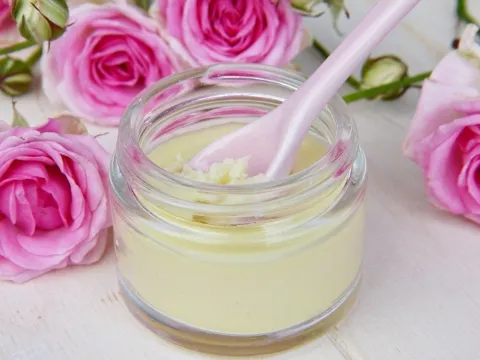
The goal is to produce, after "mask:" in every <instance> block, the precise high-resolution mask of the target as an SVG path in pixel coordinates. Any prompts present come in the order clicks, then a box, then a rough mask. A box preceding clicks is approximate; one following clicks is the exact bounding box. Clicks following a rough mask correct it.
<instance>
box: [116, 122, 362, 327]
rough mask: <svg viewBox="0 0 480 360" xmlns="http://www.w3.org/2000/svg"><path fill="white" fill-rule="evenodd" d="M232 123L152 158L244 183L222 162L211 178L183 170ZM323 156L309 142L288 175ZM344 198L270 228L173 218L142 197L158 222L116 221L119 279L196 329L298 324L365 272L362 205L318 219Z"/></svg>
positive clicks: (170, 145) (329, 199) (319, 146)
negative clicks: (362, 267)
mask: <svg viewBox="0 0 480 360" xmlns="http://www.w3.org/2000/svg"><path fill="white" fill-rule="evenodd" d="M238 126H239V125H233V124H229V125H222V126H216V127H211V128H205V129H201V130H198V131H195V132H191V133H185V134H182V135H179V136H177V137H174V138H171V139H169V140H168V141H166V142H164V143H162V144H161V145H159V146H158V147H157V148H156V149H155V150H154V151H152V152H151V153H150V159H151V160H152V161H153V162H155V163H156V164H157V165H158V166H161V167H163V168H166V169H170V171H173V172H177V173H183V174H184V175H186V176H187V177H189V178H191V179H199V178H200V179H199V180H203V181H205V182H210V183H218V182H223V183H232V182H233V183H235V182H237V183H238V182H241V181H248V179H246V178H245V175H244V170H245V169H244V168H242V166H245V163H244V162H240V163H237V165H238V164H240V165H238V166H235V164H234V163H233V162H230V163H229V162H227V163H226V164H223V165H225V166H223V168H222V166H218V167H217V169H216V170H215V171H213V172H209V173H207V174H199V173H197V172H195V171H194V170H192V169H189V168H188V167H185V166H184V163H185V162H186V161H188V160H189V159H190V158H191V157H192V156H194V155H195V154H196V153H197V152H198V151H199V150H200V149H202V148H203V147H205V146H206V145H208V144H209V143H211V142H212V141H213V140H215V139H217V138H219V137H220V136H222V135H225V134H227V133H229V132H231V131H233V130H235V129H236V128H237V127H238ZM326 150H327V148H326V145H325V144H324V143H323V142H321V141H319V139H317V138H316V137H314V136H311V135H310V136H308V137H307V138H306V139H305V141H304V142H303V144H302V147H301V149H300V152H299V154H298V157H297V160H296V162H295V165H294V169H293V172H298V171H300V170H302V169H304V168H306V167H308V166H310V165H311V164H313V163H314V162H315V161H317V160H318V159H319V158H320V157H321V156H322V155H323V154H324V153H325V151H326ZM257 180H258V181H260V180H261V179H260V178H259V179H256V180H255V181H257ZM340 191H341V188H338V189H336V190H335V191H333V192H331V193H330V194H329V195H328V196H326V197H324V198H323V199H309V200H308V201H306V203H305V206H300V207H298V208H295V209H288V208H286V209H285V210H284V213H279V214H280V215H278V214H277V218H275V219H272V221H271V222H266V223H260V225H256V224H253V225H251V226H250V225H248V224H243V225H242V226H228V225H226V226H220V225H216V224H209V223H208V219H207V220H205V219H203V218H202V216H201V214H197V215H195V214H194V215H193V216H184V215H185V214H180V215H179V214H178V213H177V214H172V213H171V212H170V211H169V208H166V207H164V206H159V205H157V204H153V203H152V202H147V201H146V200H145V199H144V198H142V197H138V199H139V201H140V202H141V203H142V206H144V207H145V208H146V209H148V211H149V212H151V213H153V214H155V216H157V217H158V218H160V219H162V221H163V222H164V223H159V224H157V223H155V224H154V223H153V222H148V221H143V220H141V219H137V220H136V221H135V226H136V228H137V230H134V229H133V228H132V227H131V226H129V225H128V224H127V223H126V222H125V221H124V220H123V218H121V217H120V216H116V217H115V222H116V223H115V229H116V232H117V234H119V236H118V237H119V242H120V244H119V247H120V249H121V250H120V251H119V252H118V269H119V272H120V274H121V275H122V277H123V278H124V279H125V280H126V281H127V285H128V287H130V288H131V290H133V291H134V292H135V293H136V294H137V296H138V297H139V298H141V299H142V300H143V301H144V302H145V303H147V304H148V305H149V306H150V307H151V308H153V309H155V310H156V311H158V313H161V314H162V315H164V316H167V317H169V318H171V319H173V320H175V321H178V322H180V323H184V324H187V325H189V326H191V327H194V328H198V329H203V330H208V331H212V332H216V333H223V334H238V335H255V334H262V333H272V332H277V331H280V330H284V329H286V328H289V327H292V326H295V325H297V324H299V323H302V322H304V321H307V320H310V319H313V318H315V317H316V316H319V315H321V314H322V313H325V312H327V311H328V310H329V309H330V308H331V307H332V306H333V305H335V303H336V302H338V301H339V299H340V298H341V297H342V296H343V295H344V294H345V293H346V292H347V291H348V290H350V289H351V287H352V286H353V284H354V282H355V280H356V279H357V275H358V273H359V270H360V267H361V259H362V246H363V224H364V218H363V217H364V213H363V207H360V208H357V209H352V212H351V213H350V214H348V216H342V217H341V216H340V215H337V216H330V215H328V213H327V215H324V216H322V217H319V218H315V215H316V214H319V213H321V212H322V211H324V210H326V209H328V208H330V206H331V205H332V203H333V201H335V199H337V198H338V195H339V194H340ZM185 196H187V197H188V196H190V195H185ZM193 200H194V201H195V200H197V201H199V202H202V201H201V200H202V199H193ZM203 200H204V199H203ZM210 200H211V201H209V202H222V201H224V200H225V199H220V200H219V199H218V198H214V199H210ZM224 203H225V201H224ZM227 203H228V202H227ZM307 219H312V220H311V221H309V222H306V220H307ZM296 224H301V226H296ZM178 229H185V230H187V231H179V230H178Z"/></svg>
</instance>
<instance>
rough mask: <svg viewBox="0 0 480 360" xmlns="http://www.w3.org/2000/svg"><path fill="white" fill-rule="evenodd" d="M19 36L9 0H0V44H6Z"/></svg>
mask: <svg viewBox="0 0 480 360" xmlns="http://www.w3.org/2000/svg"><path fill="white" fill-rule="evenodd" d="M19 38H20V36H19V34H18V32H17V25H16V23H15V20H14V19H13V16H12V5H11V0H0V45H6V44H9V43H11V42H14V41H16V40H18V39H19Z"/></svg>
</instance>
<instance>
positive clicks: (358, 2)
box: [0, 0, 480, 360]
mask: <svg viewBox="0 0 480 360" xmlns="http://www.w3.org/2000/svg"><path fill="white" fill-rule="evenodd" d="M373 2H374V0H350V1H348V0H347V3H351V4H349V7H350V10H351V13H352V18H351V20H350V21H349V22H346V21H341V23H340V26H341V27H342V28H343V29H344V30H345V31H348V30H349V29H351V27H352V26H353V25H354V24H355V23H357V22H358V21H359V19H360V18H361V16H362V15H363V14H364V13H365V12H366V10H367V8H368V5H369V4H371V3H373ZM474 2H475V3H477V4H473V3H474ZM471 3H472V6H473V8H474V9H473V10H474V13H475V14H476V15H477V16H479V17H480V2H478V1H475V0H472V1H471ZM453 9H454V1H453V0H424V2H423V3H422V4H421V5H420V6H419V7H418V8H417V9H415V11H414V12H413V13H412V14H411V15H410V16H409V17H408V19H407V20H406V21H405V22H404V23H403V24H402V25H401V26H400V27H399V28H398V29H397V30H396V31H395V32H394V33H392V34H391V36H389V37H388V39H386V40H385V41H384V42H383V43H382V44H381V46H379V47H378V49H377V50H376V51H375V54H383V53H386V52H395V53H400V54H401V55H402V56H403V57H404V58H405V59H406V60H407V61H408V63H409V64H410V65H411V73H416V72H420V71H425V70H428V69H430V68H431V67H432V66H433V65H434V64H435V63H436V62H437V61H438V60H439V59H440V57H441V56H442V55H443V54H444V53H445V52H446V51H447V50H448V47H449V44H450V40H451V39H452V37H453V36H454V34H455V26H454V25H455V21H454V19H453ZM308 25H309V27H310V28H311V29H312V30H313V32H314V34H315V35H316V36H317V37H318V38H319V39H320V40H322V41H323V42H324V43H325V44H326V45H327V46H329V47H330V48H333V47H334V46H335V45H336V44H337V43H338V42H339V41H340V39H339V38H338V37H337V36H336V35H335V33H334V32H333V30H332V29H331V26H330V22H329V19H328V18H324V19H315V20H311V21H308ZM401 48H403V50H401ZM319 59H320V58H319V57H318V56H317V55H316V54H315V53H314V52H313V51H308V52H307V53H305V54H304V55H302V56H301V59H300V62H301V63H302V65H303V70H304V71H305V72H309V71H311V70H312V69H314V68H315V67H316V66H317V65H318V63H319ZM345 91H348V89H345ZM417 96H418V92H417V91H416V90H410V91H409V93H408V95H407V96H406V97H404V98H402V99H400V100H397V101H396V102H393V103H380V102H378V103H371V102H359V103H354V104H352V105H351V109H352V111H353V112H354V114H355V117H356V120H357V122H358V127H359V130H360V135H361V139H362V143H363V146H364V148H365V150H366V153H367V156H368V161H369V171H370V178H369V190H368V199H367V202H368V226H367V248H366V254H365V275H364V281H363V285H362V290H361V292H360V295H359V299H358V302H357V304H356V306H355V308H354V309H353V311H352V312H351V313H350V316H349V317H348V318H347V320H346V321H344V322H343V323H342V324H341V325H340V326H338V327H337V328H335V329H333V331H332V332H330V333H329V334H328V335H327V336H325V337H323V338H321V339H319V340H317V341H316V342H314V343H311V344H309V345H307V346H305V347H303V348H299V349H295V350H294V351H291V352H287V353H284V354H280V355H275V356H271V357H264V358H265V359H301V360H317V359H318V360H321V359H325V360H367V359H368V360H456V359H459V360H478V359H480V227H478V226H475V225H473V224H471V223H469V222H467V221H465V220H463V219H461V218H455V217H453V216H449V215H447V214H444V213H442V212H440V211H438V210H436V209H435V208H433V207H432V206H431V205H429V203H428V202H427V200H426V197H425V194H424V190H423V185H422V178H421V174H420V171H419V169H417V168H416V166H414V165H413V164H412V163H410V162H409V161H408V160H407V159H406V158H404V157H403V156H402V154H401V141H402V139H403V137H404V136H405V133H406V127H407V126H408V124H409V121H410V119H411V116H412V114H413V111H414V108H415V105H416V101H417ZM9 101H10V100H9V99H7V98H6V97H2V98H0V118H3V119H4V120H7V121H8V120H9V119H10V116H11V111H10V105H9ZM18 109H19V110H20V111H22V113H23V114H24V115H25V116H26V117H28V119H29V120H30V121H32V122H33V121H37V122H41V121H43V120H44V119H45V117H46V116H47V115H48V114H51V113H52V111H53V109H52V108H51V107H50V106H49V105H48V103H47V102H46V100H45V99H44V97H43V96H42V94H41V92H40V91H37V92H36V93H34V94H30V95H28V96H25V97H22V98H20V99H19V101H18ZM91 131H92V132H93V133H101V132H104V131H105V129H102V128H94V127H91ZM115 136H116V132H115V131H111V133H110V134H109V135H107V136H105V137H102V138H101V141H102V142H103V144H104V145H105V146H106V148H107V149H108V150H113V147H114V143H115ZM211 358H213V357H211V356H206V355H200V354H194V353H191V352H187V351H184V350H181V349H178V348H176V347H174V346H172V345H169V344H167V343H165V342H163V341H162V340H160V339H159V338H157V337H156V336H155V335H153V334H152V333H150V332H149V331H148V330H146V329H144V328H143V327H142V326H141V325H139V324H138V323H137V321H136V320H134V319H133V317H132V316H131V315H130V314H129V313H128V311H127V310H126V308H125V306H124V305H123V303H122V300H121V298H120V296H119V293H118V287H117V282H116V274H115V263H114V255H113V251H112V248H110V249H109V250H108V252H107V254H106V255H105V257H104V258H103V259H102V260H101V261H100V262H99V263H98V264H97V265H94V266H90V267H77V268H69V269H67V270H63V271H60V272H56V273H52V274H49V275H46V276H43V277H41V278H39V279H36V280H34V281H31V282H29V283H27V284H23V285H14V284H11V283H0V359H1V360H146V359H152V360H153V359H155V360H169V359H174V360H189V359H211Z"/></svg>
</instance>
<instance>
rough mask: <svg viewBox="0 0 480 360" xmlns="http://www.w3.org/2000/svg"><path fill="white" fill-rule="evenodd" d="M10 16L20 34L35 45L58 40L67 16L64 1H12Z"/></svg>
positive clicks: (63, 30)
mask: <svg viewBox="0 0 480 360" xmlns="http://www.w3.org/2000/svg"><path fill="white" fill-rule="evenodd" d="M12 14H13V17H14V18H15V21H16V22H17V28H18V31H19V32H20V34H21V35H22V36H23V37H24V38H25V39H27V40H30V41H32V42H35V43H42V42H44V41H51V40H55V39H57V38H59V37H60V36H61V35H62V34H63V33H64V32H65V29H66V27H67V21H68V16H69V14H68V6H67V3H66V2H65V0H35V1H31V0H14V5H13V10H12Z"/></svg>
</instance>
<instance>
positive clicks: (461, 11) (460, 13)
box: [457, 0, 480, 26]
mask: <svg viewBox="0 0 480 360" xmlns="http://www.w3.org/2000/svg"><path fill="white" fill-rule="evenodd" d="M457 17H458V18H459V19H460V20H462V21H464V22H466V23H472V24H476V25H479V26H480V22H479V21H478V20H477V19H475V18H474V17H473V16H472V15H470V13H469V11H468V5H467V0H457Z"/></svg>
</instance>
